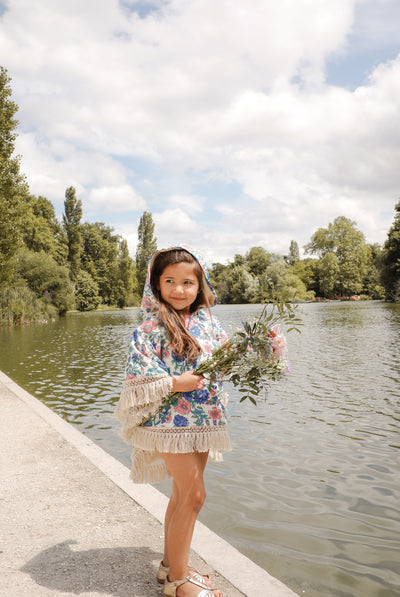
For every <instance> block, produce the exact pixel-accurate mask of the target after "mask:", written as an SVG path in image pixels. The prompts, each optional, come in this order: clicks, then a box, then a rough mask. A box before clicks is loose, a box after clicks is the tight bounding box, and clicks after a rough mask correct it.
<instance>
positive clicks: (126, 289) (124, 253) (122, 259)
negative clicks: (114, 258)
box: [117, 239, 139, 308]
mask: <svg viewBox="0 0 400 597" xmlns="http://www.w3.org/2000/svg"><path fill="white" fill-rule="evenodd" d="M118 269H119V277H120V280H121V284H122V292H121V294H120V296H119V297H118V298H117V304H118V306H119V307H120V308H122V307H126V306H127V305H129V304H132V303H137V302H138V299H139V297H138V296H137V292H136V290H137V288H136V282H137V280H136V275H135V273H136V272H135V266H134V263H133V260H132V259H131V257H130V256H129V250H128V243H127V241H126V240H125V239H121V240H120V242H119V251H118Z"/></svg>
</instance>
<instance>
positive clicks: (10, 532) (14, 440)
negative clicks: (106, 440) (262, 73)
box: [0, 372, 295, 597]
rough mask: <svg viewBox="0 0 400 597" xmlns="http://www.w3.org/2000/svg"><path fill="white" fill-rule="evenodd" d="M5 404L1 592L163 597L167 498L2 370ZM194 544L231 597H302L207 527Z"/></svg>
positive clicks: (204, 566) (0, 395) (195, 557)
mask: <svg viewBox="0 0 400 597" xmlns="http://www.w3.org/2000/svg"><path fill="white" fill-rule="evenodd" d="M0 407H1V410H0V412H1V433H0V471H1V489H0V520H1V522H0V524H1V537H0V540H1V544H0V596H1V597H50V596H52V597H54V596H58V597H68V596H72V595H80V596H82V597H104V596H110V597H159V596H161V595H162V587H161V585H159V584H158V583H157V581H156V578H155V574H156V570H157V567H158V563H159V561H160V559H161V557H162V545H163V539H162V535H163V529H162V521H163V516H164V511H165V507H166V503H167V498H166V497H165V496H164V495H163V494H161V493H160V492H159V491H158V490H156V489H155V488H154V487H151V486H149V485H135V484H133V483H132V481H130V479H129V470H128V469H127V468H126V467H125V466H124V465H122V464H121V463H120V462H118V461H117V460H115V459H114V458H113V457H111V456H110V455H109V454H107V453H106V452H104V451H103V450H102V449H101V448H100V447H99V446H97V445H95V444H94V443H93V442H92V441H91V440H90V439H88V438H87V437H86V436H84V435H83V434H81V433H80V432H79V431H78V430H77V429H76V428H75V427H73V426H72V425H70V424H69V423H67V422H66V421H64V420H63V419H61V417H59V416H58V415H57V414H55V413H54V412H53V411H51V410H50V409H49V408H47V407H46V406H45V405H44V404H43V403H41V402H40V401H39V400H37V399H36V398H34V397H33V396H32V395H31V394H29V393H28V392H26V391H25V390H24V389H23V388H21V387H20V386H18V385H17V384H15V383H14V382H13V381H12V380H11V379H10V378H9V377H7V376H6V375H5V374H4V373H2V372H0ZM192 547H193V550H192V552H191V557H190V563H191V565H192V566H194V567H196V568H197V569H200V570H201V571H204V572H207V573H209V574H210V576H212V577H213V579H214V581H215V582H216V584H217V586H218V587H219V588H221V589H222V590H223V592H224V595H225V597H243V596H244V595H247V596H248V597H267V596H268V597H293V596H294V595H295V593H293V592H292V591H291V590H290V589H288V588H287V587H286V586H285V585H283V584H282V583H281V582H279V581H278V580H276V579H275V578H273V577H272V576H270V575H269V574H268V573H267V572H265V570H263V569H261V568H260V567H258V566H257V565H256V564H254V563H253V562H252V561H250V560H249V559H247V558H246V557H245V556H243V555H242V554H241V553H239V552H238V551H237V550H236V549H235V548H233V547H232V546H231V545H230V544H229V543H227V542H226V541H224V540H223V539H222V538H220V537H218V536H217V535H216V534H215V533H213V532H212V531H210V530H209V529H208V528H207V527H205V526H204V525H202V524H201V523H197V524H196V529H195V535H194V538H193V543H192Z"/></svg>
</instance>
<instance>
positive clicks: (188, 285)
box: [158, 261, 200, 315]
mask: <svg viewBox="0 0 400 597" xmlns="http://www.w3.org/2000/svg"><path fill="white" fill-rule="evenodd" d="M158 288H159V290H160V293H161V297H162V299H163V300H164V302H166V303H168V304H169V305H171V307H173V308H174V309H175V311H181V312H183V313H184V314H185V315H186V314H187V315H188V314H189V313H190V305H191V304H192V303H194V301H195V300H196V297H197V293H198V291H199V288H200V284H199V281H198V279H197V276H196V273H195V265H194V264H193V263H186V262H185V261H181V262H180V263H174V264H173V265H167V267H166V268H164V270H163V272H162V274H161V276H160V280H159V283H158Z"/></svg>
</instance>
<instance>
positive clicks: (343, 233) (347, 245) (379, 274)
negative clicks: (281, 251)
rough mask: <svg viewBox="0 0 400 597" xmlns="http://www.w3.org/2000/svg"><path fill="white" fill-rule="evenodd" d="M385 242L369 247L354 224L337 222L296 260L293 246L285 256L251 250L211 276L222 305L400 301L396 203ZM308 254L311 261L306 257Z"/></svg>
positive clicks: (218, 266)
mask: <svg viewBox="0 0 400 597" xmlns="http://www.w3.org/2000/svg"><path fill="white" fill-rule="evenodd" d="M395 210H396V214H397V215H396V217H395V221H394V224H393V226H392V227H391V229H390V231H389V233H388V238H387V241H386V242H385V244H384V246H383V247H382V248H381V247H380V246H379V245H378V244H368V243H367V242H366V240H365V236H364V234H363V233H362V232H361V231H360V230H359V229H358V228H357V224H356V222H354V221H352V220H350V219H348V218H345V217H344V216H340V217H337V218H336V219H335V220H334V221H333V222H331V223H330V224H329V225H328V227H327V228H319V229H318V230H317V231H316V232H315V233H314V234H313V236H312V237H311V240H310V242H309V243H308V244H307V245H306V246H305V247H304V249H305V254H306V257H305V258H304V259H300V256H299V255H300V251H299V247H298V244H297V242H296V241H294V240H293V241H291V243H290V247H289V248H288V253H287V254H286V255H278V254H274V253H269V252H267V251H266V249H264V248H263V247H252V248H251V249H250V250H249V251H248V252H247V253H246V254H245V255H235V258H234V261H233V262H232V263H229V264H228V265H223V264H221V263H214V264H213V267H212V270H211V277H212V282H213V284H214V286H215V287H216V289H217V292H218V294H219V297H220V299H221V301H222V302H224V303H262V302H268V301H272V300H273V299H274V297H276V296H280V297H282V299H283V300H286V301H309V300H314V299H315V298H318V299H338V298H341V299H343V298H352V297H353V298H354V297H357V298H359V297H360V298H370V299H386V300H394V301H398V300H400V202H399V203H398V204H397V205H396V207H395ZM308 255H309V256H308Z"/></svg>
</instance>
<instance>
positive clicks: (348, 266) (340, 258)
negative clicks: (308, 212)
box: [305, 216, 370, 295]
mask: <svg viewBox="0 0 400 597" xmlns="http://www.w3.org/2000/svg"><path fill="white" fill-rule="evenodd" d="M305 249H306V252H307V253H313V254H317V255H319V257H320V258H323V257H324V255H326V254H327V253H332V254H334V255H335V256H336V260H337V264H338V267H339V271H338V274H337V285H336V289H337V292H338V293H339V294H341V295H349V294H358V293H360V292H361V290H362V288H363V280H364V278H365V276H366V275H367V272H368V267H369V265H370V253H369V251H368V247H367V245H366V242H365V237H364V234H363V233H362V232H360V230H358V229H357V228H356V223H355V222H353V221H351V220H349V219H348V218H345V217H344V216H339V217H338V218H336V219H335V220H334V221H333V222H331V223H330V224H329V225H328V228H319V229H318V230H317V231H316V232H315V233H314V234H313V236H312V237H311V241H310V242H309V243H308V244H307V245H306V246H305Z"/></svg>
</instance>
